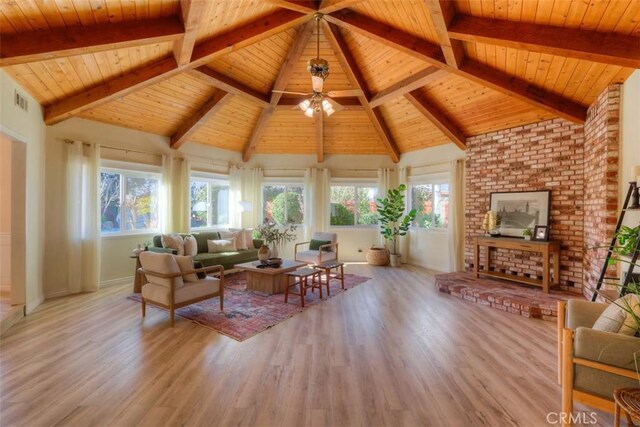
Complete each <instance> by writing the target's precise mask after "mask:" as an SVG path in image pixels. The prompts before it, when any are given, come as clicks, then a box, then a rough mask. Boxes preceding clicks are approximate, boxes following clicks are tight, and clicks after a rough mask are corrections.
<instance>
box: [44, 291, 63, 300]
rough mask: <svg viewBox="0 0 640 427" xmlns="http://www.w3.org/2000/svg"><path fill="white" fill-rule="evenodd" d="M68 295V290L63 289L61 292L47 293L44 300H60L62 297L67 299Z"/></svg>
mask: <svg viewBox="0 0 640 427" xmlns="http://www.w3.org/2000/svg"><path fill="white" fill-rule="evenodd" d="M67 295H69V291H68V290H67V289H63V290H61V291H56V292H47V293H46V294H45V295H44V299H46V300H47V299H51V298H60V297H66V296H67Z"/></svg>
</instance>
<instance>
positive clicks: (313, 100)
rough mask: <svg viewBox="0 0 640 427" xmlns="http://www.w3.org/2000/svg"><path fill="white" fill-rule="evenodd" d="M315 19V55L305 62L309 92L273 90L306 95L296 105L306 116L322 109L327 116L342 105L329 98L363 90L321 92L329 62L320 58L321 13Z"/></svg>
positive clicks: (320, 111) (310, 115) (359, 93)
mask: <svg viewBox="0 0 640 427" xmlns="http://www.w3.org/2000/svg"><path fill="white" fill-rule="evenodd" d="M314 19H315V20H316V26H317V28H316V35H317V38H316V57H315V58H313V59H310V60H309V61H308V62H307V71H308V72H309V74H311V88H312V91H311V92H289V91H285V90H273V91H272V92H276V93H286V94H290V95H302V96H308V97H309V98H308V99H305V100H304V101H302V102H300V104H298V107H299V108H300V109H301V110H302V111H303V112H304V115H305V116H307V117H313V115H314V113H316V114H322V112H323V111H324V112H325V113H326V114H327V116H330V115H332V114H333V113H335V112H336V110H341V109H342V108H343V107H342V106H341V105H340V104H339V103H338V102H337V101H335V100H333V99H331V98H339V97H345V96H361V95H362V94H363V92H362V91H361V90H360V89H350V90H333V91H328V92H323V86H324V81H325V79H326V78H327V77H329V63H328V62H327V61H326V60H325V59H323V58H320V20H321V19H322V14H321V13H316V14H315V15H314Z"/></svg>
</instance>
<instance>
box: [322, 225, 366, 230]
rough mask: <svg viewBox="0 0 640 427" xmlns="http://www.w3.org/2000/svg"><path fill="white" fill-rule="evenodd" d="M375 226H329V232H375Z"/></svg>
mask: <svg viewBox="0 0 640 427" xmlns="http://www.w3.org/2000/svg"><path fill="white" fill-rule="evenodd" d="M377 229H378V226H377V225H330V226H329V230H330V231H339V230H377Z"/></svg>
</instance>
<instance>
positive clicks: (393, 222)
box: [376, 184, 417, 267]
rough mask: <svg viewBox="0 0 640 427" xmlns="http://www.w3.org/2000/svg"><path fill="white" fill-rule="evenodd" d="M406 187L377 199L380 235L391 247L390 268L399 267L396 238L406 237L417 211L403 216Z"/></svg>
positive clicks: (411, 211)
mask: <svg viewBox="0 0 640 427" xmlns="http://www.w3.org/2000/svg"><path fill="white" fill-rule="evenodd" d="M406 190H407V186H406V185H404V184H400V185H399V186H398V188H392V189H390V190H389V191H388V192H387V197H385V198H384V199H378V201H377V203H376V206H377V208H378V222H379V223H380V228H381V230H380V233H382V235H383V236H384V238H385V240H386V241H387V242H388V243H389V244H390V246H391V254H390V258H391V266H392V267H398V266H400V253H399V252H398V236H406V235H407V233H408V231H409V226H410V225H411V222H412V221H413V220H414V219H415V218H416V214H417V211H416V210H415V209H411V210H410V211H409V213H407V214H406V215H405V214H404V211H405V205H404V192H405V191H406Z"/></svg>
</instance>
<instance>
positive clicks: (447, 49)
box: [425, 0, 464, 68]
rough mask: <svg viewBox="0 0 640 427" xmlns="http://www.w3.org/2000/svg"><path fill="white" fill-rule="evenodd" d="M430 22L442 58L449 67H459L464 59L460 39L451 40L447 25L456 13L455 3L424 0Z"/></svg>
mask: <svg viewBox="0 0 640 427" xmlns="http://www.w3.org/2000/svg"><path fill="white" fill-rule="evenodd" d="M425 4H426V5H427V9H429V15H430V16H431V22H432V23H433V26H434V28H435V30H436V35H437V37H438V41H439V42H440V48H441V49H442V53H443V54H444V59H445V60H446V61H447V64H449V65H450V66H451V67H454V68H460V65H461V64H462V62H463V61H464V48H463V47H462V42H461V41H460V40H451V39H450V38H449V33H448V32H447V27H448V26H449V25H450V24H451V21H452V20H453V19H454V17H455V15H456V11H455V3H454V2H452V1H447V0H425Z"/></svg>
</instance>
